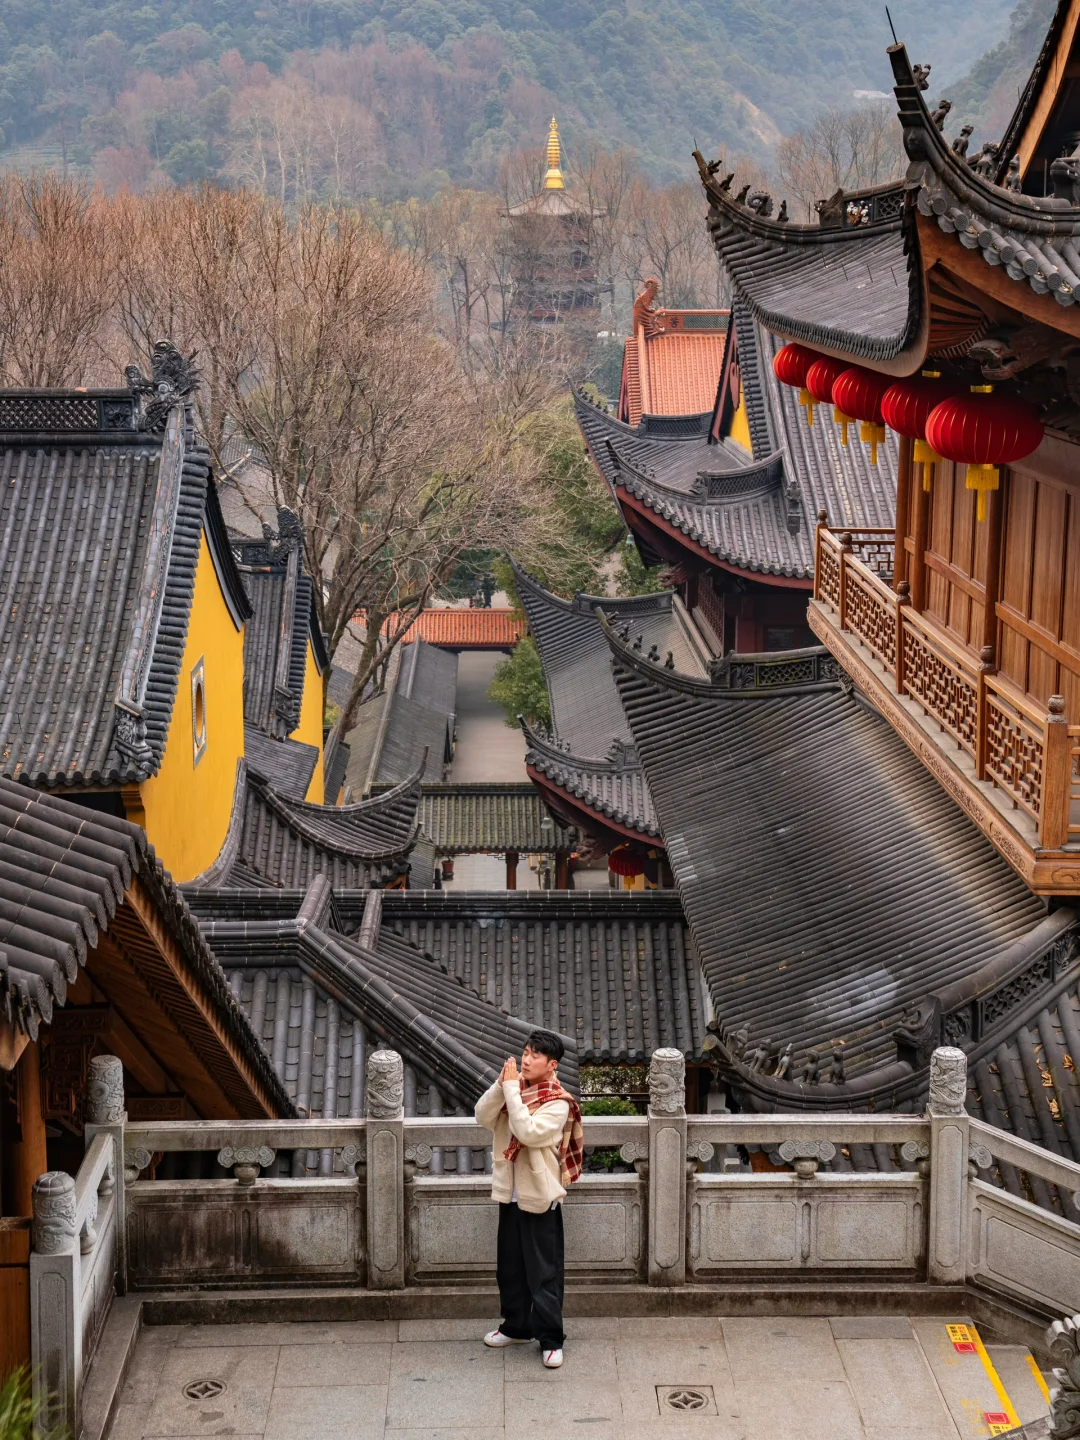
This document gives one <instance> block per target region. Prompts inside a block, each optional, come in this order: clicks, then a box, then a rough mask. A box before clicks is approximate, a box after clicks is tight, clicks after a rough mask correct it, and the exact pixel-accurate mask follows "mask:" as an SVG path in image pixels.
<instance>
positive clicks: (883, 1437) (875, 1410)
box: [836, 1326, 958, 1440]
mask: <svg viewBox="0 0 1080 1440" xmlns="http://www.w3.org/2000/svg"><path fill="white" fill-rule="evenodd" d="M836 1343H837V1348H838V1349H839V1351H840V1357H841V1359H842V1360H843V1362H844V1369H845V1370H846V1371H847V1376H848V1383H849V1384H850V1386H851V1390H852V1394H853V1395H854V1396H855V1398H856V1401H857V1403H858V1406H859V1411H860V1413H861V1415H862V1422H863V1429H864V1430H865V1432H866V1440H957V1433H958V1432H957V1429H956V1426H955V1425H954V1424H953V1421H952V1419H951V1417H950V1415H949V1411H948V1407H947V1406H946V1404H945V1401H944V1399H943V1398H942V1395H941V1391H940V1390H939V1389H938V1386H937V1384H936V1382H935V1380H934V1377H933V1375H932V1374H931V1372H930V1371H929V1370H928V1369H927V1368H926V1365H925V1363H924V1361H923V1357H922V1353H921V1351H920V1350H919V1346H918V1344H917V1342H916V1340H915V1336H914V1335H913V1334H912V1333H911V1328H910V1326H909V1327H908V1338H907V1339H906V1340H898V1339H888V1338H886V1339H866V1340H844V1339H838V1340H837V1342H836Z"/></svg>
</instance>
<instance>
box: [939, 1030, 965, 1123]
mask: <svg viewBox="0 0 1080 1440" xmlns="http://www.w3.org/2000/svg"><path fill="white" fill-rule="evenodd" d="M966 1094H967V1056H966V1055H965V1054H964V1052H963V1050H957V1049H956V1048H955V1047H954V1046H952V1045H939V1046H938V1048H937V1049H936V1050H935V1051H934V1053H933V1055H931V1057H930V1110H931V1112H932V1113H933V1114H934V1115H963V1113H964V1097H965V1096H966Z"/></svg>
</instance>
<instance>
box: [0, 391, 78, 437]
mask: <svg viewBox="0 0 1080 1440" xmlns="http://www.w3.org/2000/svg"><path fill="white" fill-rule="evenodd" d="M97 428H98V410H97V401H96V400H95V399H93V397H92V396H90V395H3V396H0V430H21V431H23V432H27V431H30V432H33V431H36V430H46V431H51V430H76V431H82V430H96V429H97Z"/></svg>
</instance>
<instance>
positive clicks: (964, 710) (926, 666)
mask: <svg viewBox="0 0 1080 1440" xmlns="http://www.w3.org/2000/svg"><path fill="white" fill-rule="evenodd" d="M904 686H905V688H906V690H907V692H908V694H909V695H910V696H911V697H912V698H913V699H915V700H918V702H919V704H920V705H921V706H922V707H923V709H924V710H927V711H928V712H929V713H930V714H931V715H932V716H933V717H934V719H935V720H936V721H937V722H938V723H939V724H940V725H941V726H943V727H944V729H946V730H947V731H948V732H949V734H950V735H951V736H952V737H953V739H954V740H956V741H958V742H959V743H960V744H961V745H962V746H963V747H964V749H965V750H966V751H968V753H969V754H971V755H974V754H975V735H976V726H977V715H978V701H977V697H976V692H975V685H974V683H973V682H972V681H970V680H968V678H967V677H966V676H965V675H964V673H963V672H962V671H961V670H959V669H957V668H956V667H955V666H953V665H950V664H949V663H948V661H947V660H945V659H944V658H943V657H942V656H940V655H938V654H937V652H936V651H934V650H931V648H930V646H929V645H927V644H926V643H925V641H924V640H923V638H922V636H921V635H919V634H918V632H917V631H915V630H912V629H910V628H908V627H907V626H905V627H904Z"/></svg>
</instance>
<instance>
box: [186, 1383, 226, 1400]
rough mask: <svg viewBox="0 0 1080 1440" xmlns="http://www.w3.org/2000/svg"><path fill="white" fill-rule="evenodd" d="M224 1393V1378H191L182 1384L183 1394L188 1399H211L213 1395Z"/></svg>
mask: <svg viewBox="0 0 1080 1440" xmlns="http://www.w3.org/2000/svg"><path fill="white" fill-rule="evenodd" d="M224 1393H225V1381H224V1380H192V1381H191V1383H190V1384H189V1385H185V1386H184V1394H185V1395H186V1396H187V1398H188V1399H189V1400H213V1398H214V1396H215V1395H224Z"/></svg>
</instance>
